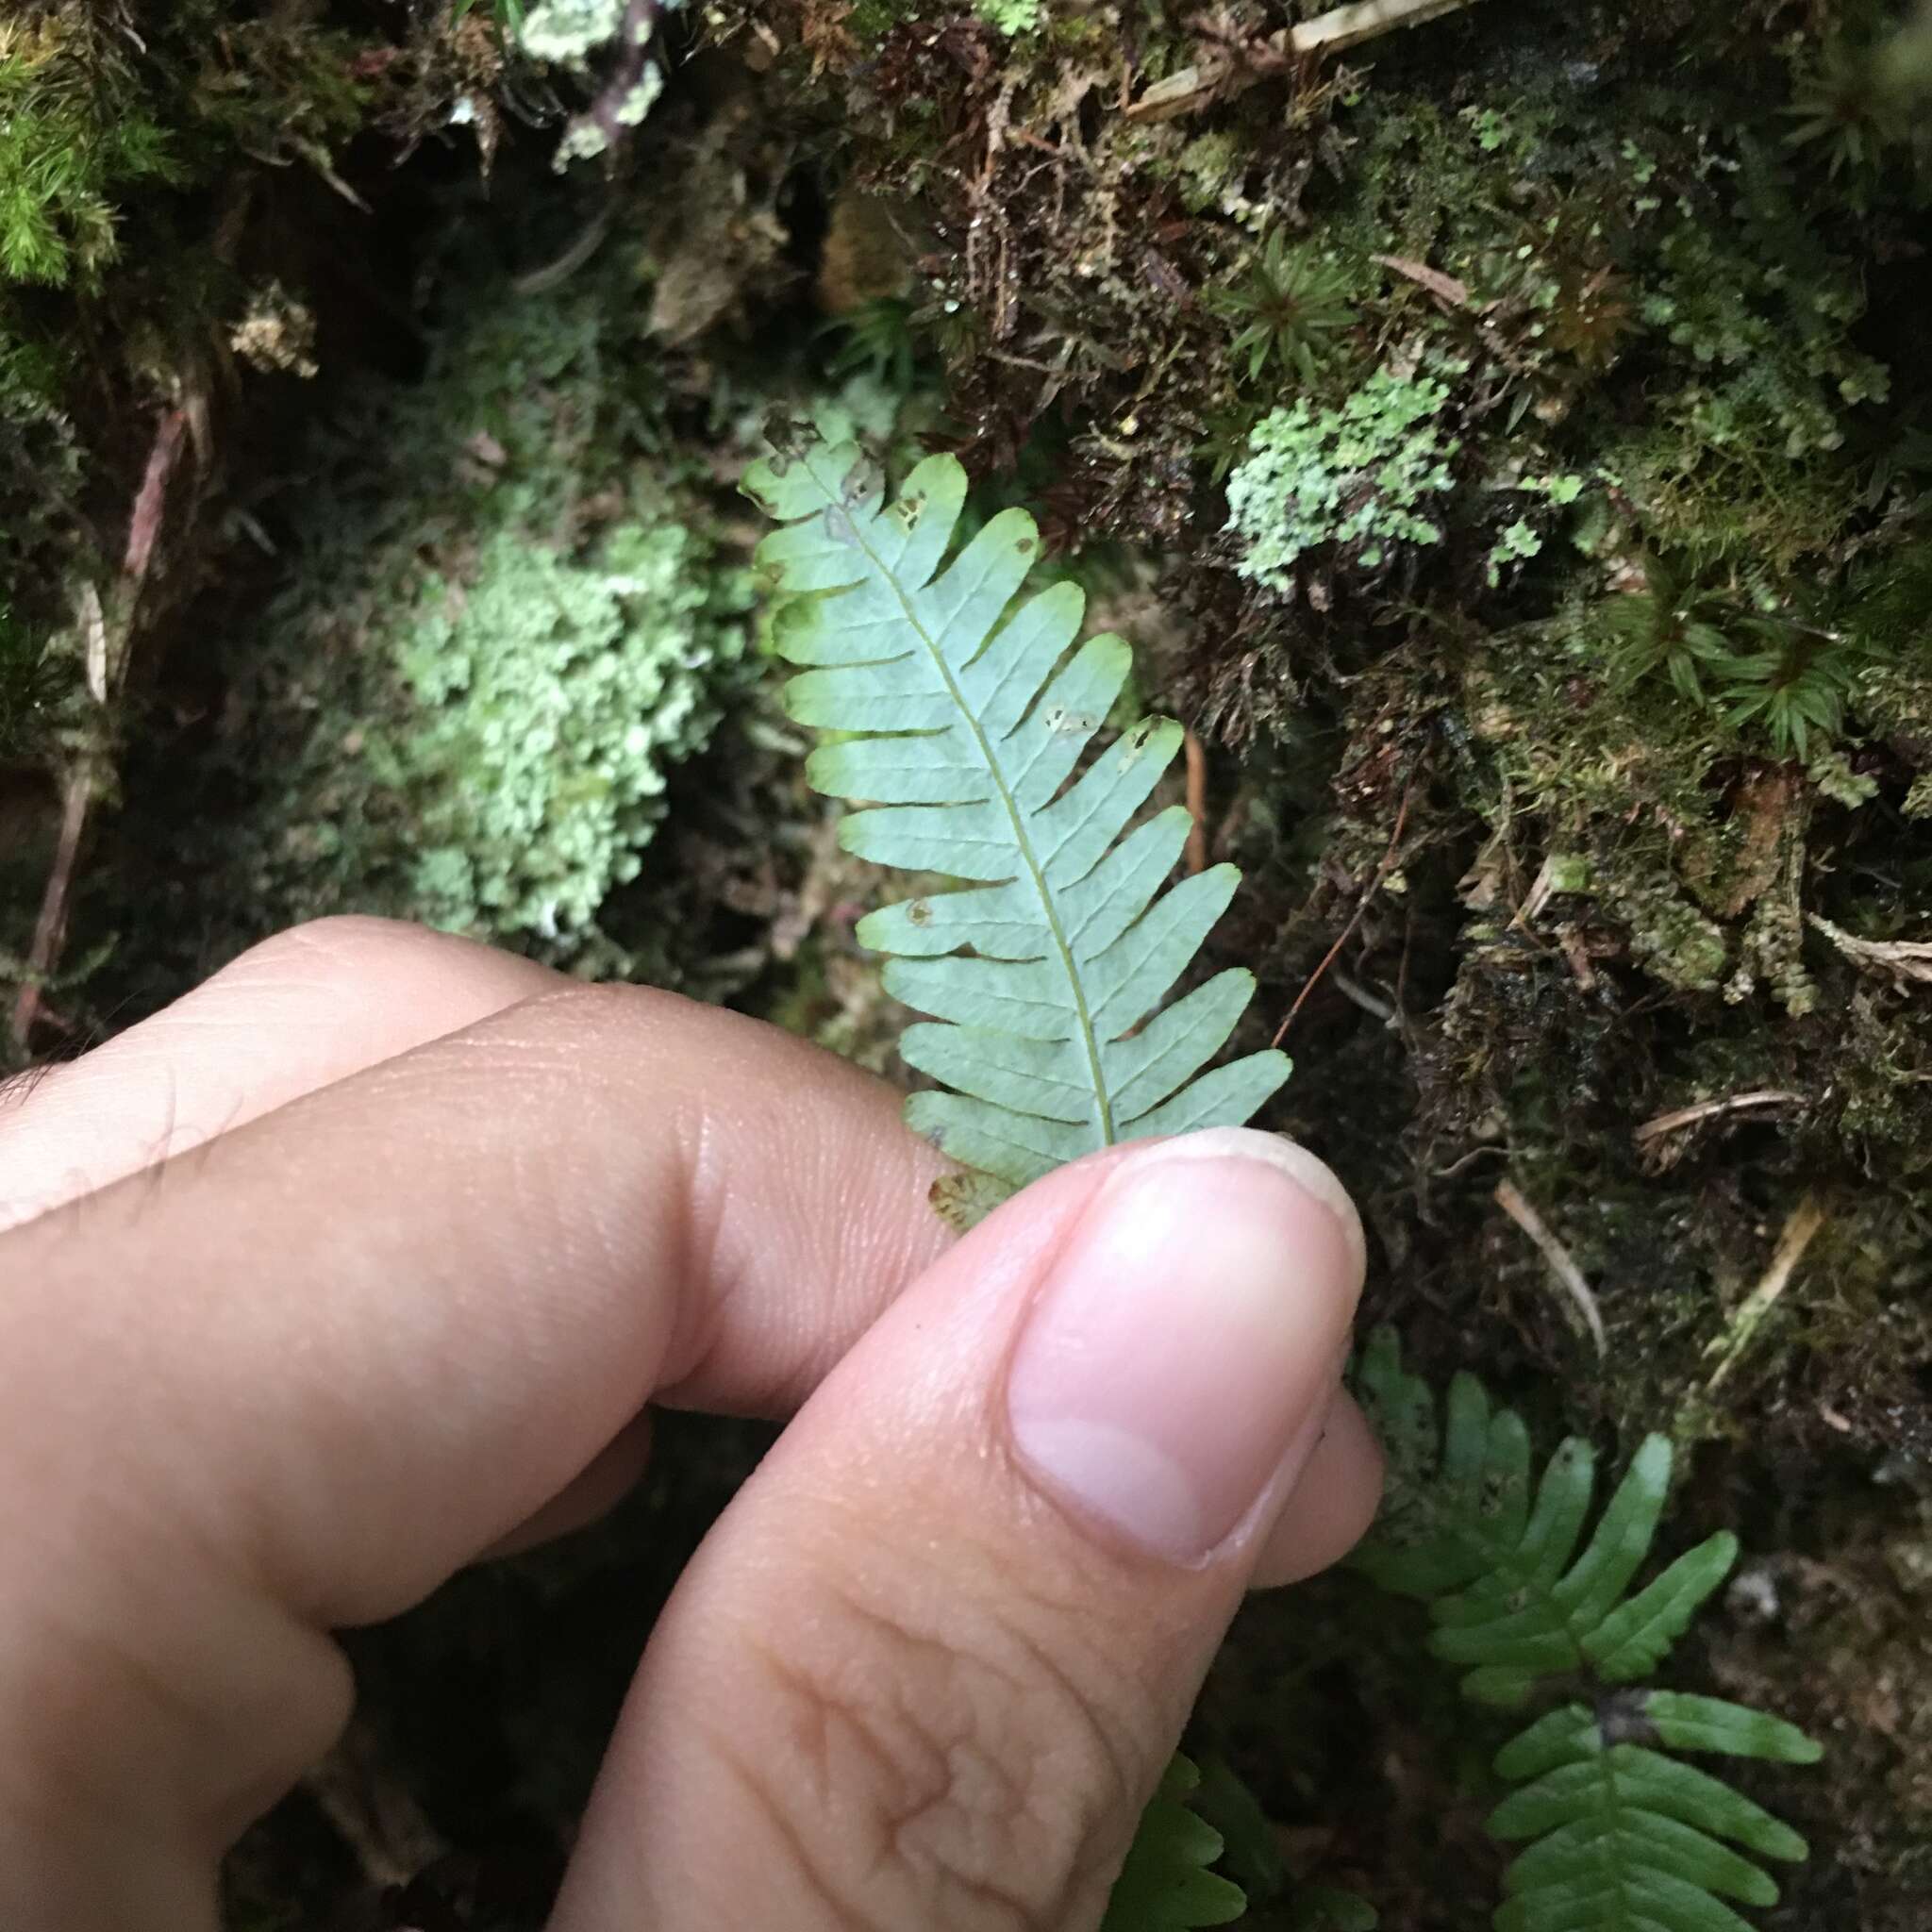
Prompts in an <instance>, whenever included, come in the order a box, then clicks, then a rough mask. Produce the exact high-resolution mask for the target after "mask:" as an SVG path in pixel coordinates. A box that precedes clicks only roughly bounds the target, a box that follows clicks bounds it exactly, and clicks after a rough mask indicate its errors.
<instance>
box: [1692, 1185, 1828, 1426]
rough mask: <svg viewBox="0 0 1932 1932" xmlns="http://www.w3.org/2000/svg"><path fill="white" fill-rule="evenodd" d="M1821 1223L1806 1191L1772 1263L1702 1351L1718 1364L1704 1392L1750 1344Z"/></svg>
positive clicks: (1821, 1216) (1821, 1215)
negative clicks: (1735, 1311) (1721, 1332)
mask: <svg viewBox="0 0 1932 1932" xmlns="http://www.w3.org/2000/svg"><path fill="white" fill-rule="evenodd" d="M1823 1226H1824V1208H1821V1207H1820V1206H1819V1205H1818V1202H1817V1200H1816V1198H1815V1197H1814V1196H1812V1195H1810V1194H1807V1195H1806V1196H1805V1198H1804V1199H1803V1200H1802V1201H1800V1202H1799V1203H1798V1205H1797V1206H1796V1207H1795V1208H1792V1209H1791V1211H1790V1216H1789V1218H1788V1219H1787V1220H1786V1222H1785V1225H1784V1232H1783V1233H1782V1234H1780V1235H1779V1236H1778V1238H1777V1246H1776V1247H1775V1248H1774V1250H1773V1251H1772V1257H1771V1266H1770V1267H1768V1268H1767V1269H1766V1270H1765V1271H1764V1274H1763V1277H1762V1278H1761V1279H1760V1280H1759V1282H1758V1284H1757V1287H1756V1288H1754V1289H1753V1290H1752V1291H1751V1292H1750V1293H1749V1294H1748V1295H1746V1296H1745V1297H1744V1299H1743V1301H1742V1302H1740V1304H1739V1306H1738V1312H1737V1313H1736V1314H1735V1315H1733V1316H1732V1317H1731V1319H1730V1320H1729V1321H1728V1322H1727V1323H1725V1324H1724V1333H1723V1334H1722V1335H1720V1336H1719V1337H1718V1338H1717V1340H1716V1341H1713V1342H1712V1343H1711V1344H1710V1346H1709V1347H1708V1348H1707V1349H1706V1350H1705V1354H1706V1355H1707V1356H1713V1355H1714V1356H1717V1357H1719V1361H1718V1365H1717V1367H1716V1368H1714V1369H1713V1370H1712V1371H1711V1372H1710V1378H1709V1380H1708V1381H1707V1382H1706V1383H1705V1385H1704V1392H1705V1394H1706V1395H1709V1394H1711V1393H1712V1392H1713V1391H1715V1390H1716V1388H1717V1385H1718V1384H1719V1383H1720V1382H1722V1381H1723V1380H1724V1377H1725V1376H1726V1375H1728V1374H1730V1372H1731V1370H1732V1369H1733V1368H1734V1367H1735V1366H1736V1365H1737V1362H1738V1359H1739V1357H1740V1356H1742V1355H1743V1353H1744V1351H1745V1350H1746V1349H1747V1348H1749V1347H1750V1345H1751V1338H1752V1337H1753V1336H1754V1335H1756V1334H1757V1331H1758V1329H1759V1328H1760V1327H1762V1326H1763V1324H1764V1318H1765V1317H1766V1316H1767V1315H1768V1314H1770V1313H1771V1311H1772V1309H1773V1308H1774V1307H1776V1306H1777V1304H1778V1298H1779V1297H1780V1296H1781V1295H1782V1294H1783V1293H1784V1291H1785V1290H1786V1289H1788V1288H1789V1287H1790V1284H1791V1276H1792V1275H1793V1274H1796V1273H1797V1270H1798V1263H1799V1262H1800V1261H1802V1260H1803V1259H1804V1258H1805V1250H1806V1249H1807V1248H1808V1247H1809V1246H1810V1245H1811V1242H1812V1241H1813V1239H1814V1238H1815V1237H1816V1235H1817V1233H1818V1230H1819V1229H1820V1228H1821V1227H1823Z"/></svg>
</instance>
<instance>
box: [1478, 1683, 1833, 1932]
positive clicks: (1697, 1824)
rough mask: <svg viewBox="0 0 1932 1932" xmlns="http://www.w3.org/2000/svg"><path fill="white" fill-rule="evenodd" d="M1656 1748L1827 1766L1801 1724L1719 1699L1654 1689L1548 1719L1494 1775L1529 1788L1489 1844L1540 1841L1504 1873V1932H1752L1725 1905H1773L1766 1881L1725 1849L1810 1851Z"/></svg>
mask: <svg viewBox="0 0 1932 1932" xmlns="http://www.w3.org/2000/svg"><path fill="white" fill-rule="evenodd" d="M1642 1739H1649V1740H1653V1741H1652V1743H1645V1742H1641V1741H1637V1740H1642ZM1653 1744H1660V1745H1666V1746H1670V1747H1672V1748H1674V1749H1677V1750H1690V1751H1706V1752H1716V1753H1722V1754H1724V1755H1726V1756H1729V1757H1764V1758H1772V1759H1774V1760H1775V1761H1777V1762H1779V1763H1784V1764H1813V1763H1816V1762H1817V1760H1818V1757H1819V1756H1820V1752H1819V1747H1818V1746H1817V1744H1816V1743H1814V1742H1813V1741H1812V1740H1810V1739H1809V1738H1807V1737H1806V1735H1805V1734H1804V1732H1802V1731H1801V1730H1799V1729H1798V1728H1797V1726H1796V1725H1795V1724H1786V1723H1785V1722H1784V1721H1783V1720H1782V1719H1780V1718H1774V1717H1769V1716H1767V1715H1766V1714H1765V1713H1764V1712H1762V1711H1757V1710H1748V1709H1746V1708H1745V1707H1743V1706H1741V1705H1736V1704H1727V1703H1724V1701H1723V1700H1721V1699H1719V1698H1715V1697H1686V1696H1679V1695H1676V1694H1674V1693H1673V1692H1671V1691H1649V1692H1641V1693H1635V1694H1631V1695H1629V1696H1628V1697H1627V1698H1625V1699H1619V1700H1616V1701H1614V1702H1612V1703H1610V1704H1608V1705H1607V1706H1606V1707H1602V1708H1601V1709H1599V1710H1595V1711H1592V1710H1591V1709H1589V1708H1587V1707H1585V1706H1583V1705H1580V1704H1572V1705H1566V1706H1564V1707H1562V1708H1561V1709H1559V1710H1553V1711H1551V1712H1550V1713H1549V1715H1548V1716H1546V1717H1543V1718H1541V1719H1539V1720H1538V1721H1537V1722H1536V1723H1535V1724H1532V1725H1531V1726H1530V1727H1529V1729H1528V1730H1526V1731H1524V1733H1523V1735H1522V1736H1521V1737H1519V1738H1517V1739H1516V1740H1513V1741H1512V1742H1511V1743H1509V1744H1507V1745H1505V1746H1504V1748H1503V1750H1502V1751H1501V1752H1500V1753H1499V1754H1498V1755H1497V1757H1496V1771H1497V1773H1498V1774H1499V1775H1500V1776H1503V1777H1506V1778H1508V1779H1511V1780H1527V1782H1525V1783H1524V1785H1523V1789H1522V1790H1518V1791H1515V1792H1513V1793H1512V1794H1511V1795H1510V1796H1509V1797H1507V1798H1506V1799H1505V1800H1504V1801H1503V1802H1502V1804H1500V1805H1499V1806H1497V1807H1496V1809H1495V1810H1494V1811H1493V1812H1492V1813H1491V1817H1490V1831H1491V1835H1492V1836H1493V1837H1495V1838H1499V1839H1502V1840H1505V1841H1509V1840H1520V1839H1532V1840H1535V1842H1534V1843H1532V1844H1531V1845H1530V1847H1529V1849H1528V1850H1526V1851H1524V1852H1523V1853H1521V1854H1519V1855H1518V1857H1516V1859H1515V1860H1514V1861H1513V1862H1512V1863H1511V1865H1510V1866H1509V1869H1508V1871H1507V1873H1506V1874H1504V1880H1503V1884H1504V1890H1506V1891H1507V1892H1508V1893H1509V1894H1510V1897H1509V1899H1508V1901H1507V1903H1506V1904H1505V1905H1504V1906H1503V1907H1502V1908H1501V1909H1500V1910H1499V1911H1498V1912H1497V1914H1496V1918H1495V1924H1496V1928H1497V1932H1541V1928H1542V1927H1545V1926H1550V1925H1557V1924H1560V1925H1562V1926H1564V1927H1566V1928H1571V1932H1649V1928H1651V1927H1653V1926H1656V1927H1658V1928H1661V1932H1750V1927H1749V1926H1748V1925H1747V1924H1746V1923H1745V1922H1744V1921H1743V1920H1742V1919H1740V1917H1739V1916H1738V1915H1737V1913H1735V1912H1734V1911H1732V1910H1731V1909H1730V1907H1728V1906H1726V1905H1724V1904H1723V1903H1722V1901H1723V1900H1724V1899H1735V1900H1737V1901H1738V1902H1739V1903H1740V1904H1741V1905H1748V1906H1774V1905H1775V1904H1776V1903H1777V1901H1778V1889H1777V1886H1776V1885H1775V1883H1774V1881H1773V1880H1772V1878H1771V1876H1770V1874H1768V1873H1766V1872H1765V1871H1764V1870H1763V1869H1762V1867H1761V1866H1759V1865H1757V1864H1755V1863H1753V1862H1752V1860H1751V1859H1749V1858H1747V1857H1743V1856H1742V1854H1741V1853H1740V1852H1737V1851H1734V1850H1732V1849H1731V1845H1730V1844H1726V1843H1724V1840H1731V1843H1732V1844H1737V1845H1741V1846H1743V1847H1744V1849H1745V1850H1746V1851H1750V1852H1755V1853H1756V1854H1757V1856H1758V1857H1761V1858H1777V1859H1784V1860H1788V1861H1792V1862H1795V1861H1797V1860H1799V1859H1802V1858H1804V1857H1806V1856H1807V1847H1806V1844H1805V1840H1803V1839H1802V1838H1800V1837H1799V1836H1798V1834H1797V1833H1796V1832H1794V1831H1793V1830H1791V1828H1790V1826H1789V1825H1787V1824H1782V1823H1780V1822H1779V1821H1778V1820H1777V1819H1775V1818H1774V1817H1773V1816H1772V1815H1771V1813H1770V1812H1769V1811H1767V1810H1765V1809H1764V1808H1763V1807H1762V1806H1759V1805H1756V1804H1753V1803H1752V1801H1751V1800H1750V1799H1748V1798H1746V1797H1744V1796H1742V1795H1741V1794H1740V1793H1739V1792H1737V1791H1734V1790H1732V1789H1731V1788H1730V1787H1729V1786H1728V1785H1726V1784H1724V1782H1723V1781H1722V1780H1720V1779H1718V1778H1715V1777H1712V1776H1710V1775H1709V1774H1707V1773H1706V1772H1702V1771H1698V1770H1695V1769H1694V1768H1693V1767H1691V1765H1688V1764H1681V1763H1679V1762H1678V1761H1677V1760H1676V1759H1675V1758H1674V1757H1666V1756H1665V1755H1664V1754H1663V1752H1662V1751H1660V1750H1657V1749H1656V1748H1653Z"/></svg>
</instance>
